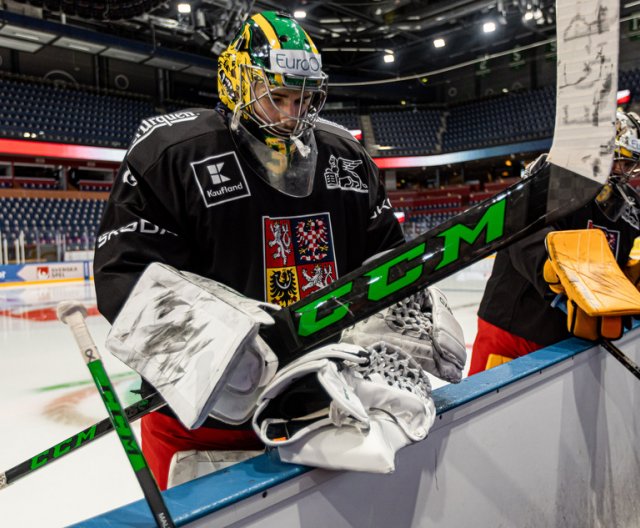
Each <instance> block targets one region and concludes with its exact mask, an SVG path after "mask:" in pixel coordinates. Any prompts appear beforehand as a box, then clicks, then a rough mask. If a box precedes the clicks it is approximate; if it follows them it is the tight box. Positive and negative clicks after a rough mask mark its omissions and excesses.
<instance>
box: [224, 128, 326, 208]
mask: <svg viewBox="0 0 640 528" xmlns="http://www.w3.org/2000/svg"><path fill="white" fill-rule="evenodd" d="M232 137H233V140H234V142H235V144H236V147H237V148H238V150H239V152H240V153H241V155H243V156H245V157H246V158H248V161H249V163H250V164H251V167H252V168H253V169H254V170H255V172H256V173H257V174H258V175H259V176H260V177H261V178H262V179H263V180H264V181H265V182H267V183H268V184H269V185H270V186H271V187H273V188H274V189H276V190H278V191H280V192H281V193H283V194H286V195H288V196H293V197H295V198H304V197H306V196H309V195H310V194H311V191H312V190H313V182H314V175H315V171H316V162H317V160H318V148H317V145H316V140H315V136H314V134H313V129H307V130H306V131H304V132H302V134H301V135H300V136H299V139H298V140H299V142H301V143H302V144H303V145H304V147H305V149H304V150H305V151H304V153H303V152H301V149H300V148H298V146H297V145H296V142H294V141H288V140H286V139H282V138H279V137H276V136H265V137H263V139H259V138H258V137H257V136H256V135H255V134H253V133H251V132H250V131H249V130H248V129H247V128H246V127H245V126H244V124H242V123H238V126H237V127H236V128H235V129H233V128H232Z"/></svg>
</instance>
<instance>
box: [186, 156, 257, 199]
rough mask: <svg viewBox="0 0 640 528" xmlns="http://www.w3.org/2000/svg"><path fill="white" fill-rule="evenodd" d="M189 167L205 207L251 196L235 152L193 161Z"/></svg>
mask: <svg viewBox="0 0 640 528" xmlns="http://www.w3.org/2000/svg"><path fill="white" fill-rule="evenodd" d="M191 168H192V169H193V175H194V177H195V181H196V184H197V187H198V190H199V191H200V194H201V196H202V198H203V200H204V204H205V206H207V207H214V206H216V205H220V204H222V203H225V202H229V201H231V200H238V199H240V198H245V197H247V196H251V192H250V191H249V186H248V185H247V179H246V178H245V176H244V173H243V172H242V167H241V166H240V162H239V161H238V157H237V156H236V153H235V152H226V153H224V154H219V155H218V156H210V157H208V158H205V159H203V160H200V161H194V162H193V163H191Z"/></svg>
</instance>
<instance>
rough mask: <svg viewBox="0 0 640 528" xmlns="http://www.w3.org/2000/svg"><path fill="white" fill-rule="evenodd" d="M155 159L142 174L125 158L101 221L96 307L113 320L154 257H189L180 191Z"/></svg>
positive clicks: (176, 262) (170, 260) (181, 264)
mask: <svg viewBox="0 0 640 528" xmlns="http://www.w3.org/2000/svg"><path fill="white" fill-rule="evenodd" d="M159 167H160V165H159V164H156V165H154V167H152V168H151V169H149V170H148V171H147V172H145V173H142V171H138V170H136V169H135V168H134V166H133V164H131V163H129V162H128V160H127V159H125V161H124V162H123V164H122V166H121V168H120V171H119V173H118V176H117V179H116V181H115V182H114V186H113V190H112V192H111V195H110V197H109V200H108V201H107V204H106V207H105V211H104V214H103V217H102V221H101V223H100V227H99V231H98V237H97V241H96V247H95V257H94V280H95V288H96V295H97V302H98V309H99V310H100V312H101V313H102V314H103V315H104V316H105V317H106V318H107V320H109V322H113V320H114V319H115V317H116V315H117V314H118V312H119V311H120V308H121V307H122V305H123V304H124V302H125V300H126V299H127V297H128V295H129V292H130V291H131V290H132V288H133V286H134V285H135V283H136V281H137V280H138V277H139V276H140V274H141V273H142V272H143V270H144V269H145V268H146V267H147V266H148V265H149V264H150V263H152V262H163V263H166V264H169V265H171V266H174V267H176V268H178V269H185V268H187V267H188V261H189V257H190V253H189V249H188V244H187V242H186V236H185V233H184V232H183V228H181V225H184V223H182V222H181V219H180V218H181V215H182V213H181V211H180V205H179V202H178V198H179V195H180V194H179V191H178V189H172V182H171V181H170V180H171V179H170V178H167V177H162V176H164V175H163V174H158V173H159V172H161V169H160V168H159Z"/></svg>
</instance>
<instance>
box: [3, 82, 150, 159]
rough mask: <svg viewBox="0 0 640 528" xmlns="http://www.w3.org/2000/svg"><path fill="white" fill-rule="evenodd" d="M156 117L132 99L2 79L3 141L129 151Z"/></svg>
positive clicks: (146, 103)
mask: <svg viewBox="0 0 640 528" xmlns="http://www.w3.org/2000/svg"><path fill="white" fill-rule="evenodd" d="M154 114H157V112H156V111H155V110H154V107H153V104H152V103H151V101H150V100H148V99H133V98H131V99H129V98H125V97H116V96H111V95H102V94H96V93H90V92H84V91H81V90H76V89H72V88H68V87H64V88H63V87H58V86H54V85H50V84H40V83H35V82H22V81H17V80H9V79H4V78H0V136H1V137H9V138H25V137H26V138H32V139H39V140H46V141H59V142H63V143H82V144H86V145H98V146H105V147H126V146H127V145H128V143H129V141H130V140H131V137H132V135H133V133H134V132H135V130H136V128H137V126H138V124H139V123H140V120H141V119H142V118H144V117H147V116H150V115H154Z"/></svg>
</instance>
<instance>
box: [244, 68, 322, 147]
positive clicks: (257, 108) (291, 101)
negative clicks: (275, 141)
mask: <svg viewBox="0 0 640 528" xmlns="http://www.w3.org/2000/svg"><path fill="white" fill-rule="evenodd" d="M252 91H253V94H254V103H253V107H252V110H253V112H254V114H255V116H256V118H257V119H258V121H259V122H261V123H262V124H263V125H264V127H265V128H269V129H272V130H274V131H276V132H279V133H281V134H284V135H291V134H293V133H296V132H298V130H297V129H299V128H303V127H304V124H306V123H305V118H306V116H307V115H308V113H309V109H310V107H311V104H312V98H313V96H312V94H311V93H310V92H308V91H305V90H299V89H288V88H273V89H270V88H269V87H268V86H267V85H266V83H265V82H262V81H258V82H256V83H254V85H253V86H252Z"/></svg>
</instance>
